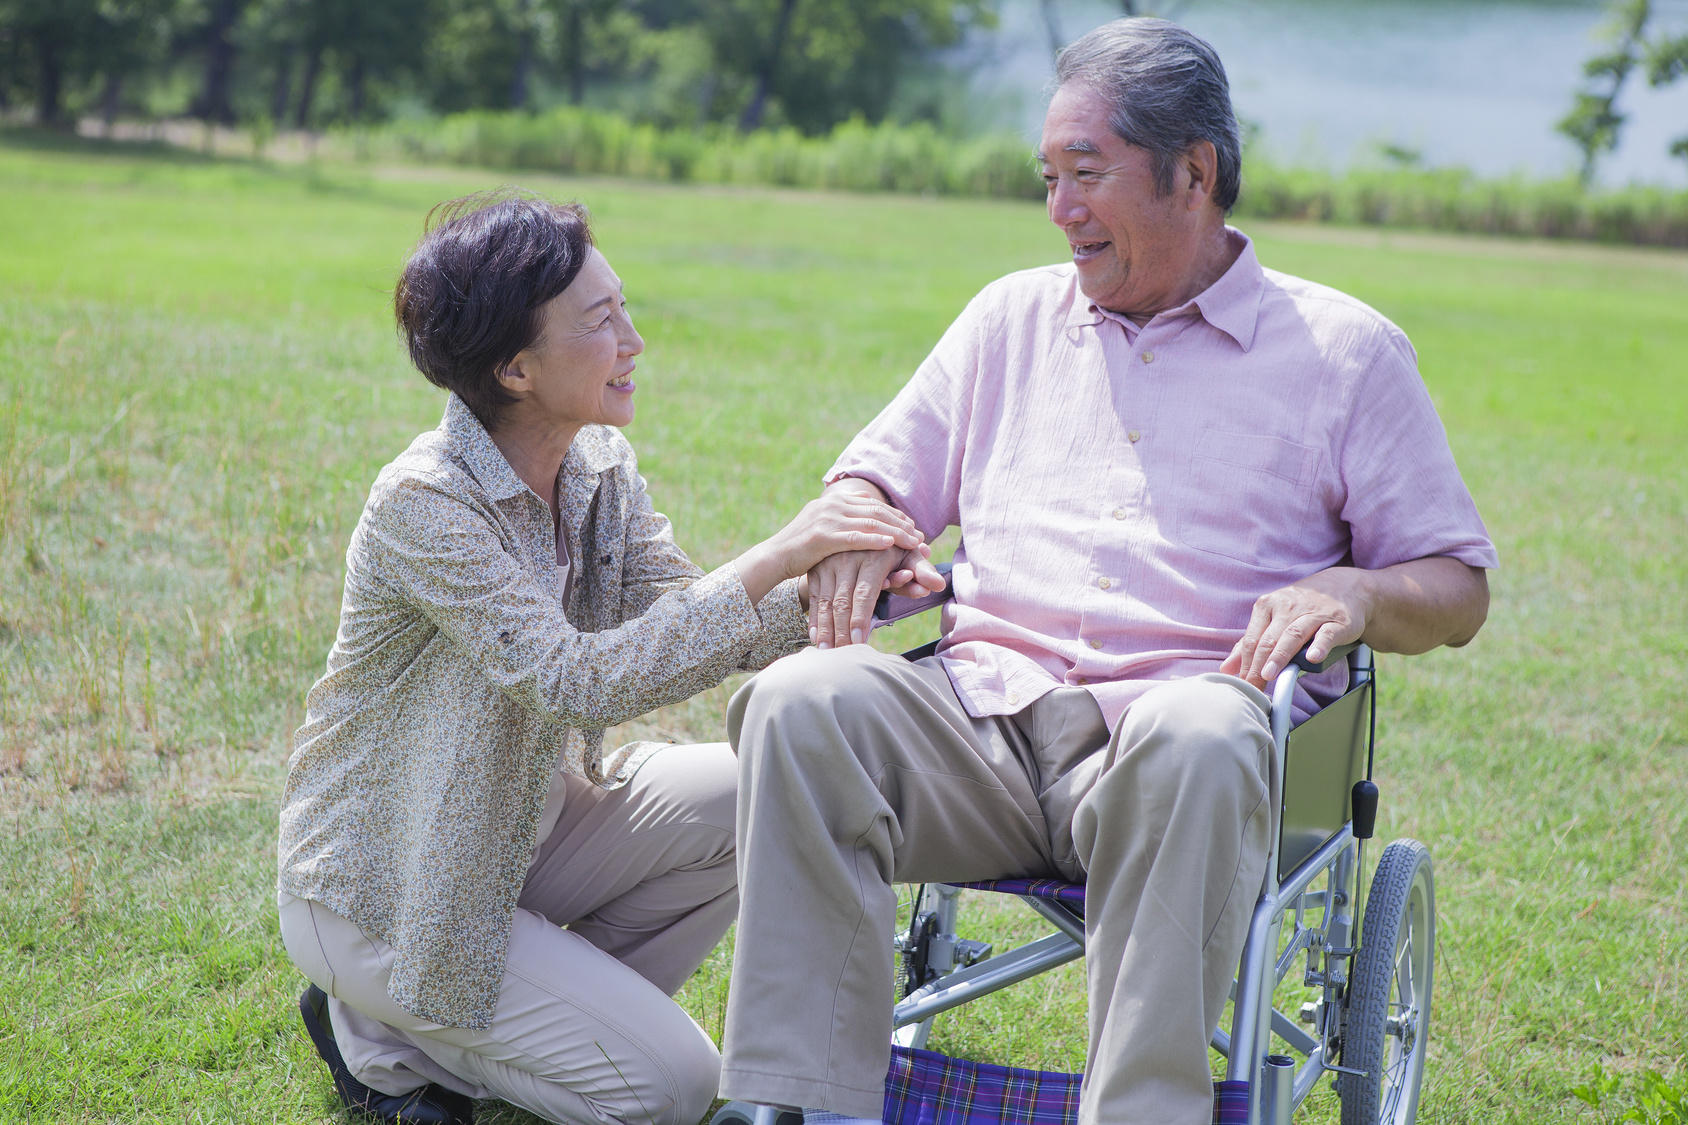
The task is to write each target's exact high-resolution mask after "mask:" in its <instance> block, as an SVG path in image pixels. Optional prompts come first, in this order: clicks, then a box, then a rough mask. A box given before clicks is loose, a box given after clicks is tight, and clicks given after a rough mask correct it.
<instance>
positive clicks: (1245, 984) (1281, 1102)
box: [892, 645, 1372, 1125]
mask: <svg viewBox="0 0 1688 1125" xmlns="http://www.w3.org/2000/svg"><path fill="white" fill-rule="evenodd" d="M1348 664H1349V669H1350V675H1351V677H1352V680H1353V683H1352V684H1351V685H1350V686H1351V687H1352V686H1354V685H1357V684H1358V683H1360V682H1363V681H1364V680H1366V679H1369V678H1370V675H1371V673H1370V669H1371V667H1372V663H1371V653H1370V650H1369V649H1367V648H1366V647H1365V646H1364V645H1361V646H1359V648H1358V649H1357V650H1356V651H1355V653H1354V654H1353V656H1352V657H1351V658H1350V660H1349V662H1348ZM1300 675H1301V672H1300V670H1299V669H1298V668H1295V667H1294V666H1292V667H1290V668H1289V669H1286V670H1285V672H1284V673H1283V674H1282V675H1280V676H1279V677H1278V679H1277V680H1276V682H1275V683H1274V684H1273V685H1272V711H1271V725H1272V741H1273V745H1274V768H1275V769H1276V770H1277V774H1276V776H1277V777H1279V778H1282V777H1283V776H1284V768H1285V759H1286V754H1287V750H1288V739H1289V732H1290V728H1291V726H1292V720H1293V704H1294V698H1295V686H1296V683H1297V681H1298V680H1299V678H1300ZM1359 845H1360V842H1359V841H1358V840H1356V839H1355V837H1354V833H1353V825H1352V823H1349V824H1345V825H1343V826H1342V828H1341V829H1339V830H1338V831H1337V833H1336V834H1335V835H1333V836H1332V837H1331V838H1330V839H1329V840H1327V841H1326V842H1325V843H1324V844H1322V845H1321V846H1320V847H1319V848H1318V850H1316V851H1315V852H1314V853H1313V854H1312V855H1311V856H1309V857H1308V858H1307V860H1306V861H1304V862H1303V863H1302V864H1301V865H1300V866H1298V867H1297V868H1296V869H1295V870H1294V871H1292V872H1291V873H1290V874H1289V876H1288V877H1287V878H1286V879H1284V880H1283V882H1281V883H1274V882H1273V881H1272V879H1271V873H1273V872H1275V871H1276V870H1277V865H1278V836H1277V833H1276V832H1274V833H1273V834H1272V836H1271V843H1270V847H1269V852H1268V855H1267V864H1266V871H1267V873H1268V877H1267V881H1266V886H1265V888H1264V889H1263V892H1262V894H1261V896H1260V899H1259V901H1258V902H1257V903H1256V905H1255V908H1254V913H1253V916H1252V917H1251V919H1250V922H1249V930H1248V937H1247V940H1246V942H1245V944H1244V946H1243V954H1242V960H1241V963H1240V965H1239V968H1238V972H1237V978H1236V982H1235V983H1234V984H1233V985H1232V1000H1233V1009H1232V1021H1231V1029H1230V1032H1229V1034H1227V1033H1226V1032H1225V1030H1224V1029H1222V1028H1216V1029H1215V1030H1214V1033H1213V1038H1212V1045H1213V1046H1214V1048H1215V1049H1217V1050H1218V1051H1219V1052H1220V1053H1221V1054H1222V1055H1224V1056H1225V1057H1226V1059H1227V1064H1226V1077H1227V1078H1229V1079H1232V1080H1240V1081H1246V1082H1247V1083H1248V1086H1249V1120H1250V1121H1251V1122H1257V1123H1260V1125H1266V1123H1271V1125H1286V1122H1287V1121H1288V1117H1289V1115H1292V1114H1293V1113H1294V1111H1295V1107H1296V1106H1299V1105H1300V1104H1301V1102H1302V1101H1303V1100H1305V1098H1306V1097H1307V1095H1308V1094H1309V1093H1310V1092H1311V1091H1312V1089H1313V1087H1314V1085H1315V1084H1317V1082H1318V1080H1319V1078H1320V1077H1321V1076H1322V1075H1323V1074H1325V1073H1326V1072H1327V1071H1329V1070H1331V1069H1334V1064H1333V1063H1332V1061H1331V1058H1330V1051H1331V1046H1332V1043H1333V1040H1334V1039H1335V1038H1336V1036H1337V1034H1338V1032H1339V1029H1338V1028H1337V1027H1335V1026H1334V1024H1335V1023H1336V1019H1335V1017H1336V1014H1337V1011H1338V1007H1339V1004H1340V998H1341V993H1342V991H1343V990H1344V989H1345V988H1346V985H1347V975H1348V965H1349V962H1350V960H1351V958H1352V955H1353V948H1354V941H1355V937H1356V936H1357V930H1356V926H1355V918H1356V917H1357V916H1358V890H1359V888H1358V881H1359V866H1360V856H1359ZM1324 877H1328V881H1327V883H1326V885H1325V887H1324V889H1323V890H1318V891H1315V890H1312V889H1311V888H1312V887H1313V885H1314V884H1315V883H1316V882H1317V881H1318V880H1319V879H1320V878H1324ZM937 889H938V892H939V902H938V907H937V910H938V913H939V917H940V920H941V928H942V930H943V932H945V933H952V932H953V931H954V921H955V912H956V895H957V891H956V888H954V887H949V886H944V885H939V886H938V888H937ZM1021 897H1022V899H1023V901H1025V902H1026V904H1027V905H1028V906H1030V907H1031V908H1032V909H1033V910H1035V911H1036V912H1037V913H1038V914H1040V915H1042V916H1043V917H1044V918H1045V919H1046V920H1048V921H1049V922H1050V924H1051V925H1053V926H1054V927H1055V928H1056V932H1055V933H1051V934H1048V935H1046V936H1044V937H1042V938H1039V939H1037V940H1035V941H1032V942H1030V943H1028V944H1026V945H1023V946H1020V947H1019V948H1017V949H1014V950H1010V951H1009V952H1007V953H1003V954H999V955H997V956H995V957H992V958H990V959H988V960H984V961H980V962H978V963H976V964H972V965H968V966H966V967H964V968H960V969H956V970H955V971H954V972H951V973H949V974H947V975H945V976H943V977H940V978H939V979H938V980H935V981H933V982H932V983H931V984H929V985H927V986H925V987H924V988H921V989H918V990H917V991H915V992H913V993H910V994H909V995H908V996H907V997H906V998H904V999H903V1000H902V1002H901V1003H899V1004H897V1005H896V1007H895V1009H894V1010H893V1016H892V1020H893V1026H894V1027H897V1028H904V1027H908V1026H910V1025H914V1024H919V1023H922V1022H924V1021H927V1020H930V1019H931V1018H932V1017H933V1016H935V1015H937V1014H938V1013H940V1012H945V1011H949V1010H950V1009H952V1008H957V1007H960V1006H961V1005H963V1004H966V1003H968V1002H969V1001H972V1000H975V999H977V998H978V997H980V996H983V995H985V994H987V993H990V992H995V991H997V990H998V989H1002V988H1006V987H1008V986H1009V985H1012V984H1017V983H1019V982H1020V981H1023V980H1026V979H1028V978H1030V977H1033V976H1036V975H1037V974H1039V973H1042V972H1045V971H1047V970H1048V969H1051V968H1054V967H1056V966H1058V965H1062V964H1065V963H1067V962H1069V961H1073V960H1076V959H1077V958H1079V957H1081V956H1082V955H1083V953H1084V919H1083V916H1082V915H1081V914H1078V913H1077V912H1075V911H1073V910H1070V909H1068V908H1067V907H1066V906H1064V905H1063V904H1061V903H1059V902H1052V901H1049V900H1047V899H1041V898H1036V897H1034V896H1030V895H1025V896H1021ZM1310 911H1311V912H1316V913H1317V914H1318V915H1319V919H1318V922H1319V924H1318V925H1309V924H1308V923H1307V919H1306V915H1307V914H1308V913H1309V912H1310ZM1292 912H1293V916H1294V930H1293V932H1292V933H1291V935H1290V937H1289V939H1288V941H1287V943H1285V945H1284V948H1283V949H1282V950H1280V949H1279V948H1278V946H1279V944H1280V942H1281V941H1283V932H1284V927H1285V924H1286V920H1287V919H1288V918H1289V916H1290V915H1291V913H1292ZM1302 955H1305V956H1306V957H1307V959H1308V966H1309V973H1308V980H1309V982H1310V983H1320V984H1322V986H1323V990H1324V996H1323V1000H1322V1004H1321V1012H1322V1014H1321V1015H1320V1017H1319V1018H1318V1019H1317V1021H1316V1026H1315V1033H1312V1034H1310V1033H1308V1032H1306V1031H1303V1030H1302V1029H1301V1028H1300V1027H1299V1026H1297V1024H1296V1023H1295V1021H1294V1020H1293V1019H1291V1018H1290V1017H1289V1016H1288V1015H1286V1014H1284V1013H1283V1012H1279V1011H1277V1010H1275V1009H1274V1008H1273V1007H1272V996H1273V993H1274V992H1275V990H1276V989H1277V986H1278V984H1279V983H1280V982H1282V981H1283V980H1284V979H1285V978H1286V977H1287V976H1288V974H1289V972H1290V971H1291V970H1292V969H1293V968H1294V965H1295V962H1296V959H1297V958H1298V957H1299V956H1302ZM1321 959H1322V962H1321V964H1320V966H1319V967H1318V968H1317V969H1314V967H1313V962H1314V961H1316V960H1321ZM1274 1036H1276V1037H1277V1038H1278V1039H1279V1040H1281V1041H1282V1042H1283V1043H1284V1044H1286V1045H1287V1046H1288V1047H1289V1048H1290V1049H1291V1050H1293V1051H1294V1052H1295V1053H1296V1054H1298V1055H1300V1056H1301V1057H1302V1059H1301V1061H1300V1062H1299V1063H1297V1062H1295V1060H1294V1058H1293V1057H1288V1061H1287V1063H1286V1062H1285V1058H1286V1056H1278V1057H1277V1059H1275V1060H1273V1061H1270V1062H1269V1061H1268V1060H1269V1056H1270V1055H1271V1054H1272V1052H1271V1047H1272V1042H1273V1037H1274ZM1286 1106H1287V1109H1286Z"/></svg>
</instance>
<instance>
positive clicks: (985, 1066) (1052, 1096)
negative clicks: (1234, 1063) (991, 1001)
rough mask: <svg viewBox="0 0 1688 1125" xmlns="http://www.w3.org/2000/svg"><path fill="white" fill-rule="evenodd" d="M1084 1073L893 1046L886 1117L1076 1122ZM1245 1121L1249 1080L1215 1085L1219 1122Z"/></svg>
mask: <svg viewBox="0 0 1688 1125" xmlns="http://www.w3.org/2000/svg"><path fill="white" fill-rule="evenodd" d="M1081 1078H1083V1075H1079V1074H1062V1073H1060V1072H1059V1071H1052V1070H1025V1069H1022V1068H1020V1067H1014V1066H995V1065H992V1064H991V1063H980V1062H972V1061H970V1060H968V1059H952V1058H950V1057H949V1056H948V1055H940V1054H938V1053H937V1052H936V1051H913V1050H908V1049H906V1048H903V1047H893V1048H891V1069H890V1071H889V1072H888V1073H887V1074H886V1075H885V1110H884V1113H883V1116H884V1119H885V1121H887V1122H890V1123H895V1125H1071V1123H1072V1122H1075V1121H1077V1120H1078V1087H1079V1081H1080V1079H1081ZM1247 1123H1248V1083H1246V1082H1216V1083H1214V1088H1213V1125H1247Z"/></svg>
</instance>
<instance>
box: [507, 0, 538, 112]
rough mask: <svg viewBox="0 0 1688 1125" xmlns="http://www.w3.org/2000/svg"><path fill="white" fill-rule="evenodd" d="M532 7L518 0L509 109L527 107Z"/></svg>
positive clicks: (531, 43)
mask: <svg viewBox="0 0 1688 1125" xmlns="http://www.w3.org/2000/svg"><path fill="white" fill-rule="evenodd" d="M532 10H533V5H532V3H531V0H519V2H518V3H517V5H516V42H517V43H518V44H519V46H518V47H517V48H516V65H515V66H513V67H511V68H510V108H511V109H526V108H527V107H528V78H529V76H530V75H531V74H532V73H533V19H532Z"/></svg>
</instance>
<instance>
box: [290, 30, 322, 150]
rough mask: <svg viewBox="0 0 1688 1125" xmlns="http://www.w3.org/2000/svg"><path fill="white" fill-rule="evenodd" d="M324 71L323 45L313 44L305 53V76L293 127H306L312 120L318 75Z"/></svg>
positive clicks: (300, 89) (300, 84)
mask: <svg viewBox="0 0 1688 1125" xmlns="http://www.w3.org/2000/svg"><path fill="white" fill-rule="evenodd" d="M321 73H322V47H321V46H320V45H318V44H314V43H313V44H312V45H311V47H310V50H309V52H308V53H307V54H306V55H305V76H304V77H303V78H301V79H300V80H299V104H298V106H296V107H295V112H294V114H293V127H294V128H295V129H306V128H309V127H310V122H311V103H312V102H314V101H316V85H317V77H318V76H319V75H320V74H321Z"/></svg>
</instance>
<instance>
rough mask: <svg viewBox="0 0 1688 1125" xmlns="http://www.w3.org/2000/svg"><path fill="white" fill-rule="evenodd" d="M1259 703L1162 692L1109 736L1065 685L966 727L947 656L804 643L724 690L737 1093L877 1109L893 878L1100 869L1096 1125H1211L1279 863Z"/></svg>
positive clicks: (1088, 1097)
mask: <svg viewBox="0 0 1688 1125" xmlns="http://www.w3.org/2000/svg"><path fill="white" fill-rule="evenodd" d="M1267 708H1268V701H1267V699H1266V697H1265V695H1264V694H1262V693H1261V692H1259V691H1257V690H1255V689H1254V688H1252V687H1250V686H1249V685H1247V684H1245V683H1244V682H1243V681H1241V680H1239V679H1236V678H1234V677H1231V676H1223V675H1219V674H1217V673H1215V674H1210V675H1204V676H1198V677H1194V678H1191V679H1188V680H1182V681H1177V682H1173V683H1168V684H1165V685H1161V686H1157V687H1155V688H1154V689H1152V690H1151V691H1149V692H1148V693H1147V694H1145V695H1144V696H1143V697H1142V698H1141V699H1140V700H1139V701H1138V702H1137V703H1136V704H1134V705H1133V706H1132V708H1131V709H1130V711H1129V712H1128V713H1127V714H1126V716H1125V717H1124V718H1123V719H1122V720H1121V722H1120V725H1119V727H1118V729H1116V730H1115V731H1114V732H1113V734H1112V736H1111V737H1110V735H1109V732H1108V730H1107V728H1106V726H1105V724H1104V722H1103V720H1102V716H1101V712H1100V711H1099V710H1098V709H1097V707H1096V704H1095V702H1094V701H1093V700H1092V699H1091V697H1090V695H1089V693H1087V692H1085V691H1083V690H1082V689H1078V688H1060V689H1057V690H1055V691H1053V692H1051V693H1049V694H1048V695H1045V696H1043V697H1042V698H1041V699H1039V700H1038V701H1037V702H1035V703H1034V704H1032V705H1031V706H1030V707H1028V708H1026V709H1025V710H1023V711H1021V712H1020V713H1019V714H1017V715H1012V716H1007V717H1002V718H995V719H975V718H973V717H971V716H969V715H968V714H967V712H966V710H965V709H964V708H963V707H962V705H961V703H960V701H959V700H958V699H957V698H956V696H955V692H954V690H953V689H952V688H951V686H950V682H949V677H948V676H947V675H945V673H944V671H943V669H942V668H941V667H940V666H939V665H938V663H937V662H936V661H932V660H927V661H920V662H916V663H912V664H911V663H908V662H906V661H904V660H902V659H900V658H898V657H893V656H887V655H884V654H881V653H877V652H874V651H873V650H871V649H868V648H867V647H866V646H851V647H847V648H841V649H831V650H827V651H820V650H808V651H805V652H802V653H798V654H797V655H795V656H790V657H787V658H786V659H784V660H782V661H779V662H778V663H776V664H774V665H773V666H772V667H771V668H769V669H768V670H767V671H765V672H763V673H762V674H761V675H759V676H757V677H756V678H755V679H753V680H752V681H750V683H749V684H747V685H746V686H745V687H744V688H742V689H740V691H739V692H738V694H737V695H735V696H734V697H733V701H732V705H731V707H730V708H729V711H728V731H729V736H730V737H731V738H732V740H733V744H734V746H735V747H736V748H737V750H738V754H739V763H740V774H739V820H738V824H739V884H740V888H741V898H742V901H741V904H740V910H739V923H738V936H737V939H736V951H735V955H734V963H733V979H732V990H731V993H730V995H729V998H728V1005H727V1026H726V1042H725V1047H724V1055H725V1061H724V1064H723V1069H722V1082H721V1087H722V1091H721V1092H722V1094H723V1096H725V1097H731V1098H737V1099H742V1100H746V1101H753V1102H761V1103H773V1104H783V1105H801V1106H812V1107H819V1108H825V1109H830V1110H833V1111H834V1112H837V1113H843V1114H847V1115H851V1116H858V1117H877V1116H878V1114H879V1111H880V1106H881V1100H882V1098H883V1082H884V1076H885V1070H886V1066H887V1064H888V1060H889V1053H890V1046H889V1044H890V1035H891V1019H890V1002H891V998H892V988H893V986H892V975H893V964H892V954H891V948H890V943H889V939H890V935H891V932H892V928H893V926H894V924H895V923H894V917H895V912H896V893H895V891H894V889H893V886H892V884H893V883H896V882H924V881H941V882H952V881H962V880H973V879H987V878H996V877H1007V876H1020V875H1051V874H1062V875H1065V876H1067V877H1069V878H1073V877H1084V878H1085V879H1086V881H1087V908H1086V920H1085V926H1086V936H1087V947H1086V959H1085V963H1086V969H1087V980H1088V990H1089V996H1088V1001H1089V1013H1090V1040H1089V1061H1088V1063H1087V1066H1086V1078H1085V1083H1084V1089H1083V1097H1082V1101H1081V1105H1080V1113H1079V1117H1080V1121H1081V1122H1084V1123H1086V1125H1137V1123H1142V1125H1206V1122H1207V1121H1208V1120H1209V1118H1210V1116H1211V1113H1212V1086H1211V1082H1210V1078H1209V1070H1208V1054H1207V1043H1208V1039H1209V1037H1210V1035H1211V1032H1212V1029H1213V1027H1214V1025H1215V1024H1216V1022H1217V1021H1218V1018H1219V1016H1220V1014H1221V1011H1222V1009H1223V1007H1224V1004H1225V999H1226V995H1227V992H1228V989H1229V986H1230V981H1231V978H1232V975H1233V974H1234V972H1235V970H1236V966H1237V961H1238V959H1239V957H1240V956H1241V952H1242V944H1243V940H1244V938H1245V936H1246V933H1247V927H1248V920H1249V916H1250V914H1251V912H1252V907H1253V904H1254V901H1255V899H1256V897H1257V896H1258V892H1259V889H1260V887H1261V884H1262V880H1263V876H1264V874H1265V860H1266V851H1267V832H1268V831H1269V828H1270V823H1271V819H1272V817H1271V809H1272V802H1273V800H1274V797H1273V791H1274V788H1275V787H1274V785H1273V782H1272V779H1271V773H1272V761H1273V758H1272V744H1271V736H1270V733H1269V730H1268V726H1267V718H1266V715H1267Z"/></svg>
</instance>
